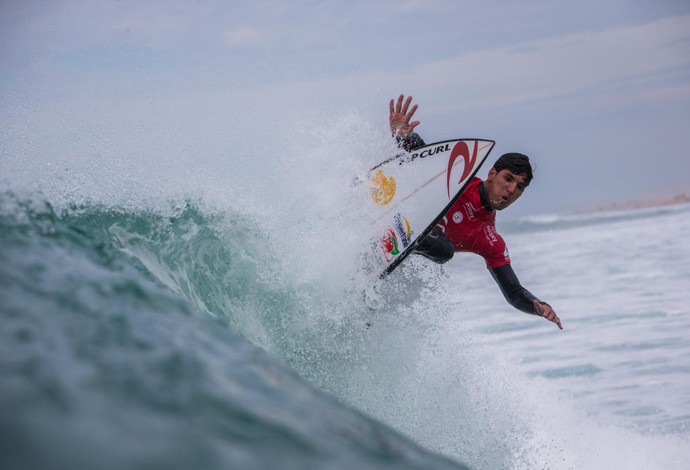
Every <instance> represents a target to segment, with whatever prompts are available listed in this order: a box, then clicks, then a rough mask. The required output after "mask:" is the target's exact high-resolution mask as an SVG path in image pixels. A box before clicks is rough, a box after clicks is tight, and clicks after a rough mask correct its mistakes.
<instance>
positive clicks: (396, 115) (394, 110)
mask: <svg viewBox="0 0 690 470" xmlns="http://www.w3.org/2000/svg"><path fill="white" fill-rule="evenodd" d="M410 103H412V97H411V96H408V97H407V99H405V95H400V96H399V97H398V101H397V103H396V102H394V100H391V102H390V105H389V108H390V125H391V132H392V133H393V135H394V136H396V137H403V136H406V135H407V134H410V133H411V132H412V130H413V129H414V128H415V127H417V126H418V125H419V121H413V122H410V119H412V115H413V114H414V113H415V111H417V105H416V104H415V105H414V106H412V108H410Z"/></svg>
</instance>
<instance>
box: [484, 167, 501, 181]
mask: <svg viewBox="0 0 690 470" xmlns="http://www.w3.org/2000/svg"><path fill="white" fill-rule="evenodd" d="M496 173H498V172H497V171H496V168H494V167H491V169H490V170H489V174H488V175H487V176H486V179H487V180H492V179H494V176H496Z"/></svg>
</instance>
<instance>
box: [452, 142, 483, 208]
mask: <svg viewBox="0 0 690 470" xmlns="http://www.w3.org/2000/svg"><path fill="white" fill-rule="evenodd" d="M478 149H479V143H478V142H477V141H476V140H475V141H474V150H472V155H470V148H469V146H468V145H467V142H465V141H464V140H463V141H460V142H458V143H457V144H455V146H454V147H453V151H452V152H450V158H448V171H447V173H446V175H447V176H446V188H447V189H448V199H450V176H451V171H452V170H453V165H455V161H456V160H457V159H458V158H460V157H462V158H463V159H464V160H465V167H464V168H463V169H462V175H461V176H460V179H459V180H458V182H457V183H456V184H460V183H462V182H463V181H465V180H466V179H467V177H468V176H469V175H470V173H472V168H474V163H475V162H476V161H477V150H478Z"/></svg>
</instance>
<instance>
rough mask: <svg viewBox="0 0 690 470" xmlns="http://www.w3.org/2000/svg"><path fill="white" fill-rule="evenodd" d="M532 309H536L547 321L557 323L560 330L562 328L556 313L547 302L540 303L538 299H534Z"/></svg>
mask: <svg viewBox="0 0 690 470" xmlns="http://www.w3.org/2000/svg"><path fill="white" fill-rule="evenodd" d="M534 309H535V310H536V311H537V313H538V314H539V315H541V316H542V317H544V318H546V319H547V320H549V321H552V322H554V323H555V324H556V325H558V328H560V329H561V330H562V329H563V326H562V325H561V320H560V319H559V318H558V315H556V312H554V311H553V309H552V308H551V306H550V305H549V304H542V303H540V302H539V301H538V300H535V301H534Z"/></svg>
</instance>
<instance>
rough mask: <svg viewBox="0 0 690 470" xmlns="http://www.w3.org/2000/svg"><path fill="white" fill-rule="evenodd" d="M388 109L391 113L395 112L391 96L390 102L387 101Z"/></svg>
mask: <svg viewBox="0 0 690 470" xmlns="http://www.w3.org/2000/svg"><path fill="white" fill-rule="evenodd" d="M388 110H389V111H390V113H391V114H393V113H394V112H395V100H394V99H393V98H391V101H390V103H388Z"/></svg>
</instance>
